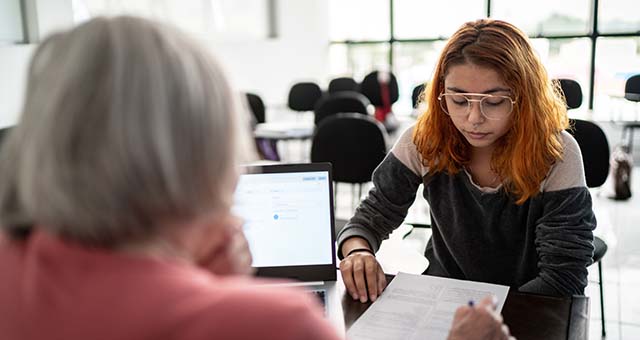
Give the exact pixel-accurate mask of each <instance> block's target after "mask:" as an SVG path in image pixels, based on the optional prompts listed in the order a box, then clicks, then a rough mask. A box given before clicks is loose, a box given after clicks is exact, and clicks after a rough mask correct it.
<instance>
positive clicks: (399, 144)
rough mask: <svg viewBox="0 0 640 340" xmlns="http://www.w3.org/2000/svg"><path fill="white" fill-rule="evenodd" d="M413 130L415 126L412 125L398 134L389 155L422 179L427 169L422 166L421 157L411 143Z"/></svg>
mask: <svg viewBox="0 0 640 340" xmlns="http://www.w3.org/2000/svg"><path fill="white" fill-rule="evenodd" d="M414 129H415V124H412V125H411V126H409V127H407V128H406V129H405V130H404V131H403V132H402V133H401V134H400V136H399V137H398V139H397V140H396V142H395V143H394V145H393V148H392V149H391V153H392V154H393V156H394V157H395V158H396V159H397V160H398V161H400V162H401V163H402V164H403V165H404V166H406V167H407V168H408V169H409V170H411V171H412V172H413V173H414V174H416V175H418V176H420V177H422V176H424V175H425V174H426V173H427V168H426V167H425V166H424V165H423V164H422V156H421V155H420V152H418V149H417V147H416V144H415V143H414V142H413V131H414Z"/></svg>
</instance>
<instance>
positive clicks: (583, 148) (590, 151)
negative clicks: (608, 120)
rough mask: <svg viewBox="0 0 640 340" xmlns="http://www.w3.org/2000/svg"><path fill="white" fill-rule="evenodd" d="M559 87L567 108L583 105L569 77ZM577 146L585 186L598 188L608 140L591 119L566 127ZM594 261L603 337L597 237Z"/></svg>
mask: <svg viewBox="0 0 640 340" xmlns="http://www.w3.org/2000/svg"><path fill="white" fill-rule="evenodd" d="M558 82H559V83H560V89H561V90H562V92H563V93H564V97H565V100H566V103H567V109H569V110H570V109H575V108H578V107H580V105H582V89H581V87H580V84H579V83H578V82H576V81H575V80H571V79H558ZM567 131H568V132H569V133H571V134H572V135H573V137H574V138H575V139H576V141H577V142H578V145H579V146H580V152H581V154H582V163H583V166H584V174H585V179H586V182H587V187H589V188H597V187H600V186H602V185H603V184H604V182H605V181H606V180H607V176H608V175H609V156H610V151H609V142H608V140H607V136H606V135H605V134H604V131H603V130H602V128H600V126H598V125H597V124H596V123H594V122H590V121H586V120H581V119H571V128H569V129H568V130H567ZM593 246H594V248H595V250H594V252H593V263H597V264H598V280H599V282H598V284H599V286H600V313H601V315H602V320H601V321H602V336H603V337H604V336H605V335H606V328H605V317H604V288H603V282H604V281H603V280H602V257H603V256H604V254H606V252H607V248H608V247H607V244H606V243H605V242H604V240H602V239H601V238H599V237H597V236H596V237H594V240H593Z"/></svg>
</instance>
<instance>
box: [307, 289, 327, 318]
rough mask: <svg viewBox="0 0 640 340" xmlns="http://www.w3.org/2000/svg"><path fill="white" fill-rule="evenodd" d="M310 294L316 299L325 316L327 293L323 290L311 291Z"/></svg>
mask: <svg viewBox="0 0 640 340" xmlns="http://www.w3.org/2000/svg"><path fill="white" fill-rule="evenodd" d="M310 292H311V294H313V295H315V297H316V298H318V301H320V303H321V304H322V308H323V309H324V314H325V315H327V295H326V293H327V291H326V290H324V289H312V290H310Z"/></svg>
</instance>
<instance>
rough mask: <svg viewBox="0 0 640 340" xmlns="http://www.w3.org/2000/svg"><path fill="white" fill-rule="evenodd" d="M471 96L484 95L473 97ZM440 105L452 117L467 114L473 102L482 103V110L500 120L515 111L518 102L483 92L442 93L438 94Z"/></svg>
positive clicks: (493, 118) (488, 117) (486, 114)
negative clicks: (514, 107) (514, 106)
mask: <svg viewBox="0 0 640 340" xmlns="http://www.w3.org/2000/svg"><path fill="white" fill-rule="evenodd" d="M469 97H482V98H480V99H471V98H469ZM438 101H439V102H440V107H441V108H442V110H443V111H444V112H445V113H446V114H448V115H449V116H451V117H462V116H466V115H468V114H469V112H471V103H472V102H478V103H479V104H480V112H481V113H482V115H483V116H484V117H485V118H487V119H490V120H500V119H504V118H506V117H507V116H508V115H509V114H511V112H512V111H513V105H514V104H515V103H516V102H515V101H514V100H513V99H511V97H508V96H495V95H492V94H482V93H442V94H440V95H439V96H438Z"/></svg>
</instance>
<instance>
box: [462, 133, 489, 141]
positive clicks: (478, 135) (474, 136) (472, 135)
mask: <svg viewBox="0 0 640 340" xmlns="http://www.w3.org/2000/svg"><path fill="white" fill-rule="evenodd" d="M466 132H467V136H469V137H470V138H472V139H483V138H484V137H486V136H488V135H489V133H482V132H471V131H466Z"/></svg>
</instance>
